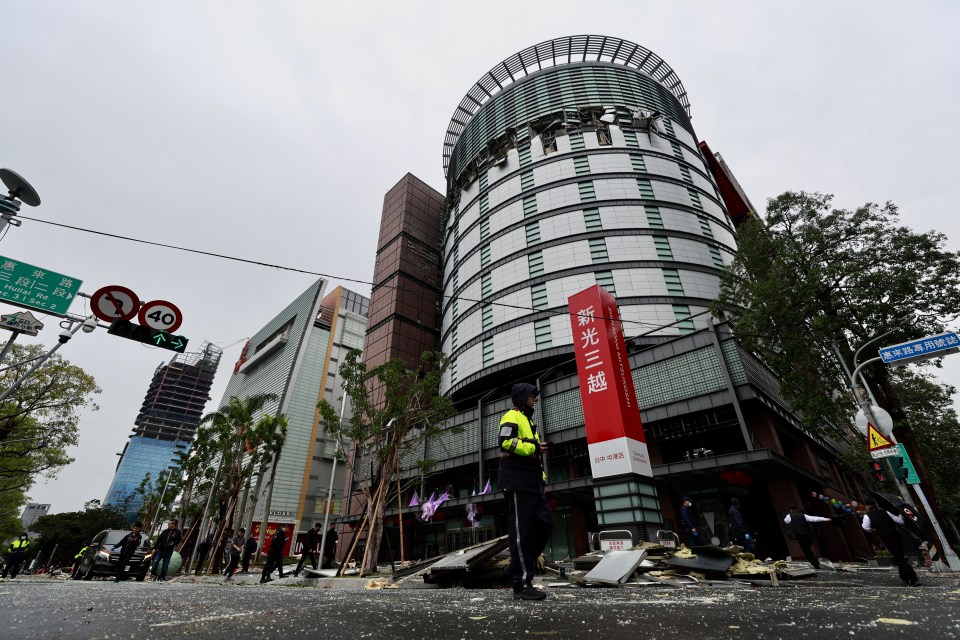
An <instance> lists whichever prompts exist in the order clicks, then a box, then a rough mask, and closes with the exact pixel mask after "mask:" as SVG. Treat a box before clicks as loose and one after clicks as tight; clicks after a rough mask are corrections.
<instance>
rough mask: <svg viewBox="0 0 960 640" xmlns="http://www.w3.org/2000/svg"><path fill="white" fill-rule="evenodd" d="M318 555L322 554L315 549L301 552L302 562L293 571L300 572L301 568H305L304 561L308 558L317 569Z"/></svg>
mask: <svg viewBox="0 0 960 640" xmlns="http://www.w3.org/2000/svg"><path fill="white" fill-rule="evenodd" d="M318 555H320V554H319V553H317V552H316V551H313V552H307V551H304V552H303V553H301V554H300V562H298V563H297V568H296V569H294V571H293V573H294V574H297V573H300V569H303V562H304V561H305V560H306V559H307V558H309V559H310V564H311V566H313V568H314V569H316V568H317V556H318Z"/></svg>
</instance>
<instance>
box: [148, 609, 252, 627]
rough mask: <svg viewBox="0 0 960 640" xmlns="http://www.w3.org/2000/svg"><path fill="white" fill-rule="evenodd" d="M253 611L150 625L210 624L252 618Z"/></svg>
mask: <svg viewBox="0 0 960 640" xmlns="http://www.w3.org/2000/svg"><path fill="white" fill-rule="evenodd" d="M252 615H253V611H248V612H246V613H224V614H222V615H219V616H207V617H205V618H194V619H193V620H175V621H173V622H158V623H156V624H152V625H150V626H151V627H176V626H178V625H181V624H195V623H197V622H209V621H210V620H225V619H228V618H242V617H243V616H252Z"/></svg>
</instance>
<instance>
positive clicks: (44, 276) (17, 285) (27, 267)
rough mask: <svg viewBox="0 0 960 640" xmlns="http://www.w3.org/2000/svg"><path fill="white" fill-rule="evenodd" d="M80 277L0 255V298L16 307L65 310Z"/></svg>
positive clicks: (76, 289)
mask: <svg viewBox="0 0 960 640" xmlns="http://www.w3.org/2000/svg"><path fill="white" fill-rule="evenodd" d="M81 284H82V281H81V280H78V279H77V278H73V277H71V276H65V275H63V274H62V273H56V272H54V271H50V270H48V269H43V268H41V267H36V266H34V265H32V264H27V263H26V262H20V261H19V260H12V259H10V258H4V257H3V256H0V300H3V301H5V302H9V303H10V304H15V305H17V306H18V307H26V308H28V309H38V310H40V311H47V312H48V313H56V314H61V315H62V314H65V313H66V312H67V309H69V308H70V303H71V302H72V301H73V299H74V298H75V297H76V295H77V292H78V291H80V285H81Z"/></svg>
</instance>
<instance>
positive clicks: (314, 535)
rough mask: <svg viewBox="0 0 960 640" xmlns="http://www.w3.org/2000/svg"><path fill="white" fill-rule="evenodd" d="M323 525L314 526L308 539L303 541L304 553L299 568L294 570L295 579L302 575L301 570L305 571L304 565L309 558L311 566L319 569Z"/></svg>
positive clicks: (308, 534) (309, 532)
mask: <svg viewBox="0 0 960 640" xmlns="http://www.w3.org/2000/svg"><path fill="white" fill-rule="evenodd" d="M321 529H323V524H322V523H320V522H317V523H316V524H314V525H313V529H310V530H309V531H307V539H306V540H304V541H303V551H302V552H301V553H300V562H298V563H297V568H296V569H294V570H293V577H295V578H296V577H297V576H298V575H300V569H303V563H304V561H305V560H306V559H307V558H310V564H311V565H312V566H313V568H314V569H316V568H317V557H318V556H319V555H320V550H319V549H318V548H317V547H318V546H319V545H320V535H321V534H322V533H323V532H322V531H321Z"/></svg>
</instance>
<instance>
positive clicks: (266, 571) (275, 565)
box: [260, 554, 283, 580]
mask: <svg viewBox="0 0 960 640" xmlns="http://www.w3.org/2000/svg"><path fill="white" fill-rule="evenodd" d="M274 569H279V570H280V577H281V578H282V577H283V558H282V557H281V558H278V557H277V556H274V555H271V554H267V563H266V564H265V565H263V573H261V574H260V579H261V580H267V579H268V578H270V574H271V573H273V571H274Z"/></svg>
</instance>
